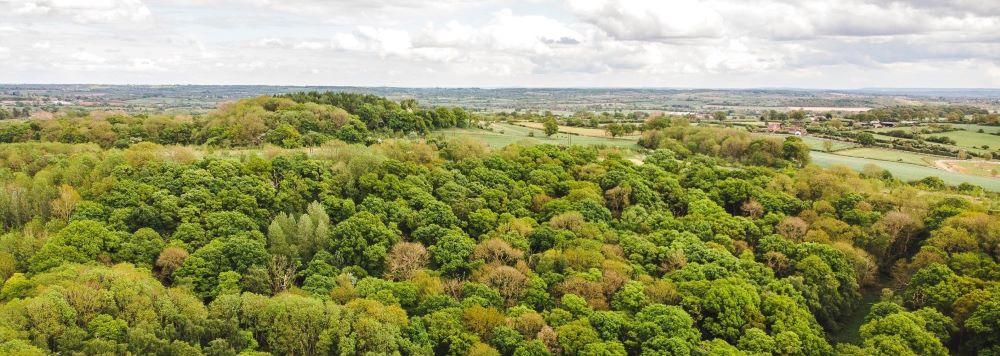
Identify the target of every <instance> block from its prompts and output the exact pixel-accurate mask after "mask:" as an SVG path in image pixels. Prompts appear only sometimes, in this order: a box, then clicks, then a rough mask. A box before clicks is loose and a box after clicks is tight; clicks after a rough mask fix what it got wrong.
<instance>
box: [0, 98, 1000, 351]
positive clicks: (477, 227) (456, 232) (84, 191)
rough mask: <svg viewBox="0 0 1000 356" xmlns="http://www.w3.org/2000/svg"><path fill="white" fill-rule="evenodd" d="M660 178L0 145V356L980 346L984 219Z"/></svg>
mask: <svg viewBox="0 0 1000 356" xmlns="http://www.w3.org/2000/svg"><path fill="white" fill-rule="evenodd" d="M260 100H263V99H260ZM278 102H279V103H281V102H282V101H280V100H279V101H278ZM294 105H301V104H298V103H297V104H294ZM316 105H322V104H316ZM656 130H662V131H661V133H660V135H663V136H664V137H670V138H669V139H670V140H677V142H684V143H693V142H706V143H716V144H717V143H718V142H721V141H720V140H718V139H716V136H713V137H712V138H711V139H705V140H699V141H695V139H694V138H686V137H687V136H691V137H697V136H700V135H706V134H707V133H705V132H702V131H700V130H699V129H696V128H692V127H683V126H675V127H661V128H657V129H656ZM672 130H683V131H684V132H683V134H684V137H681V138H679V139H675V138H672V137H674V136H671V135H673V134H672V133H671V132H672ZM723 144H725V143H724V142H723ZM678 157H679V156H678V155H676V154H675V153H674V152H672V151H670V150H662V149H661V150H656V151H655V152H653V153H651V154H650V155H649V156H648V157H646V160H645V163H644V164H641V165H638V164H635V163H632V162H631V161H629V160H626V159H623V158H622V157H621V156H619V155H618V154H617V153H616V152H614V151H600V150H598V149H597V148H592V147H558V146H550V145H542V146H517V145H515V146H508V147H507V148H505V149H503V150H499V151H489V150H487V149H485V148H484V147H483V146H481V145H480V144H478V143H476V142H470V141H465V140H452V141H431V142H421V141H407V140H387V141H384V142H381V143H378V144H374V145H372V146H370V147H365V146H360V145H345V144H342V143H336V142H331V143H327V144H326V145H324V146H321V147H319V148H316V149H314V150H313V153H312V155H311V156H307V155H305V154H302V153H295V152H294V151H287V152H282V151H277V152H271V153H270V154H268V155H257V154H247V155H245V156H240V157H235V158H223V157H216V156H211V155H208V156H204V157H202V156H201V154H200V153H198V152H196V151H193V150H191V149H190V148H185V147H160V146H157V145H155V144H152V143H142V144H138V145H133V146H131V147H130V148H128V149H126V150H117V149H111V150H104V149H100V148H98V147H96V146H94V145H66V144H51V143H50V144H39V143H29V144H8V145H2V146H0V171H2V174H0V182H2V185H0V187H2V189H3V190H4V191H3V194H0V217H2V223H3V228H4V231H5V233H4V234H3V235H2V236H0V278H2V279H3V280H5V282H4V283H3V286H2V289H0V352H2V353H5V354H25V355H27V354H47V353H60V354H75V353H82V354H108V353H110V354H129V353H131V354H161V355H195V354H206V355H234V354H237V353H242V354H257V353H272V354H301V355H319V354H342V355H347V354H416V355H429V354H454V355H577V354H581V355H598V354H599V355H639V354H644V355H688V354H702V355H716V354H742V353H761V354H793V355H828V354H847V355H863V354H866V355H870V354H888V353H896V354H921V355H945V354H947V353H948V352H949V351H952V352H963V353H976V352H984V353H989V352H992V351H996V347H997V346H996V345H1000V338H998V334H997V332H996V330H997V329H996V324H995V322H996V320H997V319H996V315H998V314H997V313H1000V293H998V292H997V291H998V286H1000V284H998V283H997V280H998V278H1000V276H997V274H996V271H997V270H998V268H997V265H996V258H997V256H998V253H1000V251H998V249H997V246H1000V236H998V235H997V234H996V232H997V231H1000V219H998V218H997V217H996V216H995V215H992V214H991V213H988V212H987V211H986V208H987V207H985V206H983V205H981V204H984V203H988V202H993V203H992V204H994V205H995V202H996V197H995V196H992V195H991V196H984V195H982V193H981V190H980V191H978V193H977V191H976V190H975V189H972V190H969V191H970V192H972V194H978V195H979V196H977V197H975V198H974V199H972V198H971V197H966V196H963V195H961V192H958V191H948V192H946V194H942V193H938V192H935V191H932V190H922V188H921V185H920V184H918V185H916V186H911V185H907V184H903V183H901V182H899V181H897V180H894V179H892V178H891V177H890V176H888V175H886V174H885V173H884V172H878V171H874V170H868V171H866V173H865V175H863V176H859V175H858V174H856V173H853V172H852V171H850V170H848V169H834V170H824V169H820V168H817V167H814V166H808V167H806V168H803V169H783V170H780V171H779V170H774V169H770V168H766V167H745V168H740V169H733V168H732V167H730V166H728V165H724V164H720V163H721V162H720V161H718V160H715V159H710V158H705V157H704V156H698V155H690V156H688V157H687V158H685V159H678ZM935 188H941V187H935ZM917 195H919V197H920V198H919V199H914V197H915V196H917ZM911 256H912V257H911ZM880 271H881V273H883V274H891V275H892V276H893V277H895V279H896V281H898V284H895V285H891V286H889V287H892V288H894V290H896V291H897V292H886V293H885V295H884V297H883V299H882V302H880V303H879V304H877V305H876V307H875V308H873V311H872V312H871V313H870V314H869V315H868V317H867V318H866V319H865V320H864V322H863V324H864V325H863V326H862V327H861V329H860V339H859V340H858V341H857V343H856V344H847V343H840V344H832V343H831V342H830V341H829V340H830V339H831V338H830V337H828V336H829V333H831V332H834V331H837V330H840V329H841V328H842V327H845V325H846V324H848V323H849V322H850V320H849V319H848V316H849V315H851V314H852V313H853V312H854V311H855V310H856V308H857V307H858V306H859V305H860V302H861V297H860V294H859V291H860V288H861V286H867V285H873V284H875V283H878V276H879V274H880Z"/></svg>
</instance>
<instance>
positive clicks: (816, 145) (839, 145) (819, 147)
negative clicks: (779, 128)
mask: <svg viewBox="0 0 1000 356" xmlns="http://www.w3.org/2000/svg"><path fill="white" fill-rule="evenodd" d="M768 135H770V136H778V137H781V138H785V137H788V136H791V135H783V134H768ZM799 138H801V139H802V142H805V144H806V145H808V146H809V149H811V150H814V151H826V147H823V142H824V141H830V142H833V150H834V151H840V150H845V149H848V148H852V147H858V145H857V144H855V143H853V142H847V141H838V140H828V139H825V138H820V137H815V136H800V137H799Z"/></svg>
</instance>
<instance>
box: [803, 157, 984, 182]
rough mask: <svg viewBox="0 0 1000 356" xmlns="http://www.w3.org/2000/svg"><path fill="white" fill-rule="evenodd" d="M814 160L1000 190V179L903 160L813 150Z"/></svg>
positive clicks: (905, 178) (819, 164)
mask: <svg viewBox="0 0 1000 356" xmlns="http://www.w3.org/2000/svg"><path fill="white" fill-rule="evenodd" d="M812 162H813V164H816V165H818V166H820V167H832V166H837V165H840V166H847V167H849V168H851V169H854V170H857V171H860V170H861V169H863V168H864V166H865V165H867V164H873V165H876V166H878V167H881V168H882V169H885V170H887V171H889V172H890V173H892V175H893V176H894V177H896V178H899V179H902V180H905V181H911V180H918V179H923V178H925V177H934V176H936V177H940V178H941V179H942V180H944V181H945V183H948V184H961V183H970V184H975V185H978V186H981V187H983V188H985V189H987V190H991V191H1000V179H996V178H989V177H982V176H974V175H970V174H962V173H957V172H948V171H945V170H941V169H937V168H932V167H927V166H922V165H915V164H909V163H901V162H890V161H881V160H876V159H869V158H861V157H849V156H843V155H839V154H831V153H825V152H818V151H813V152H812Z"/></svg>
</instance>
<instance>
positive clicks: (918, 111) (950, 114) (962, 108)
mask: <svg viewBox="0 0 1000 356" xmlns="http://www.w3.org/2000/svg"><path fill="white" fill-rule="evenodd" d="M969 115H971V116H973V117H974V118H988V116H989V115H990V112H989V110H986V109H983V108H979V107H975V106H969V105H938V106H935V105H921V106H915V105H899V106H892V107H886V108H874V109H871V110H868V111H865V112H862V113H857V114H853V115H848V116H847V117H846V118H847V119H850V120H855V121H872V120H879V121H907V120H936V119H939V118H944V119H946V120H948V121H950V122H962V121H964V120H965V117H966V116H969Z"/></svg>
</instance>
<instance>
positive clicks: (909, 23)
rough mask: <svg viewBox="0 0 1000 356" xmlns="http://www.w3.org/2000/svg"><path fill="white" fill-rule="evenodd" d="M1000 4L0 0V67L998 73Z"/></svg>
mask: <svg viewBox="0 0 1000 356" xmlns="http://www.w3.org/2000/svg"><path fill="white" fill-rule="evenodd" d="M997 3H1000V2H991V1H974V0H912V1H898V0H840V1H836V2H832V1H825V0H800V1H790V0H755V1H750V0H663V1H647V0H564V1H559V2H555V1H546V0H525V1H515V0H485V1H473V0H438V1H430V0H427V1H425V0H367V1H366V0H342V1H326V0H282V1H279V0H0V12H3V11H6V12H8V13H12V14H13V13H17V14H16V15H13V16H8V17H5V18H4V24H0V43H2V44H3V47H5V48H7V50H6V51H3V52H2V54H3V56H4V66H5V70H4V71H3V73H0V82H3V81H14V80H16V81H22V82H25V81H26V82H30V81H33V80H32V78H59V76H65V77H67V78H74V80H76V81H79V80H77V78H81V79H80V80H85V79H86V78H90V79H89V80H91V81H95V82H101V81H107V80H122V81H128V80H133V81H138V80H157V81H161V82H182V83H183V82H198V83H234V82H235V83H287V84H361V85H365V84H368V85H392V84H397V85H412V86H436V85H463V86H465V85H473V86H496V85H545V86H577V85H586V86H605V85H629V86H671V85H696V86H730V85H733V86H755V85H756V86H793V85H803V84H805V85H808V86H840V85H858V86H893V85H896V84H895V83H906V84H913V81H914V80H919V78H927V79H924V80H926V84H925V85H928V86H935V85H939V84H940V85H944V83H947V84H948V85H955V84H956V83H967V86H983V85H997V84H996V83H997V75H996V73H997V71H998V69H997V68H998V67H1000V5H998V4H997ZM974 66H979V68H980V69H979V71H978V73H977V71H976V70H975V69H974V68H973V67H974ZM52 68H54V70H49V69H52ZM929 68H936V69H937V72H934V71H929V70H928V69H929ZM265 69H266V70H265ZM247 73H253V75H248V74H247ZM845 73H850V75H852V76H853V77H851V78H847V77H846V76H847V75H846V74H845ZM948 73H950V75H945V74H948ZM118 78H122V79H118ZM130 78H131V79H130ZM931 78H933V80H932V79H931ZM55 81H58V80H55Z"/></svg>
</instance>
